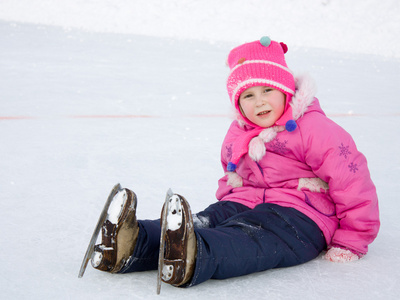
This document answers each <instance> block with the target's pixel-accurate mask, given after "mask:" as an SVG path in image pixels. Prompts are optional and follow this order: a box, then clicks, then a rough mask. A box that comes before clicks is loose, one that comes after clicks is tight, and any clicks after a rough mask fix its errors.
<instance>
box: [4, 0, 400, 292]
mask: <svg viewBox="0 0 400 300" xmlns="http://www.w3.org/2000/svg"><path fill="white" fill-rule="evenodd" d="M28 2H29V1H28ZM28 2H26V1H15V3H20V5H23V4H26V5H27V7H25V9H26V10H23V9H22V8H21V9H19V8H18V7H17V8H15V7H14V10H13V9H10V7H6V5H11V4H9V3H11V2H10V1H6V0H4V2H2V4H0V8H1V5H5V6H4V7H6V8H8V9H9V10H8V12H10V13H9V14H8V16H9V17H6V15H7V14H6V13H4V10H1V9H0V37H1V38H0V137H1V142H0V170H1V172H0V192H1V202H0V220H1V223H0V226H1V235H2V242H3V245H2V250H1V256H0V263H1V266H2V271H1V273H0V290H1V291H2V295H3V298H7V299H55V298H57V299H109V298H111V297H118V298H120V299H125V298H126V299H151V298H160V299H171V298H174V299H188V298H189V299H209V298H215V299H225V298H230V299H243V298H250V297H251V298H253V299H320V298H322V297H326V296H330V297H332V298H334V299H395V298H396V296H398V294H399V292H400V287H399V284H400V283H399V281H400V271H399V269H400V263H399V260H398V250H399V248H400V222H399V216H398V215H399V211H400V202H399V201H398V195H399V194H400V186H399V184H398V180H397V179H396V177H397V174H398V173H397V172H399V171H400V155H399V151H398V149H399V148H400V140H399V134H398V128H399V126H400V101H399V96H400V92H399V89H398V84H399V82H400V75H399V72H400V61H399V59H398V57H399V55H400V54H399V51H398V50H399V47H398V46H399V45H398V41H397V40H396V41H395V40H393V43H392V47H391V48H390V50H388V51H387V52H386V53H385V55H383V56H381V55H379V56H378V55H374V54H371V53H370V52H364V53H363V52H362V51H358V52H356V53H354V52H352V51H350V50H349V51H345V52H343V51H342V52H339V51H338V50H339V49H336V48H335V47H331V46H329V44H328V46H327V49H321V48H307V47H304V46H303V47H302V46H301V45H297V46H296V47H293V48H292V49H291V48H290V44H289V52H288V56H287V60H288V64H289V66H290V67H291V68H292V69H294V70H298V71H309V72H310V74H311V75H312V76H313V77H314V78H315V80H316V81H317V84H318V86H319V92H318V97H319V99H320V101H321V104H322V106H323V108H324V109H325V111H326V113H327V114H328V115H329V116H331V118H332V119H333V120H335V121H336V122H337V123H339V124H340V125H342V126H343V127H344V128H345V129H346V130H348V131H349V132H350V133H351V134H352V135H353V137H354V139H355V140H356V142H357V144H358V147H359V149H360V150H361V151H362V152H363V153H364V154H365V155H366V156H367V158H368V162H369V166H370V171H371V174H372V178H373V180H374V182H375V184H376V186H377V189H378V194H379V199H380V209H381V220H382V226H381V231H380V233H379V235H378V238H377V239H376V241H375V242H374V243H373V244H372V245H371V246H370V251H369V254H368V255H367V256H366V257H365V258H363V259H362V260H360V261H358V262H354V263H349V264H334V263H330V262H327V261H324V260H322V258H318V259H316V260H314V261H312V262H310V263H307V264H304V265H301V266H297V267H293V268H288V269H278V270H272V271H267V272H262V273H257V274H253V275H249V276H245V277H240V278H233V279H228V280H223V281H217V280H210V281H208V282H206V283H204V284H201V285H199V286H196V287H193V288H190V289H178V288H173V287H170V286H167V285H163V287H162V292H161V295H160V296H156V292H155V291H156V289H155V285H156V272H154V271H153V272H144V273H136V274H129V275H110V274H106V273H103V272H99V271H96V270H94V269H92V268H91V267H90V266H89V267H88V269H87V271H86V274H85V276H84V277H83V278H82V279H78V277H77V275H78V271H79V267H80V264H81V261H82V257H83V254H84V252H85V250H86V246H87V243H88V241H89V238H90V236H91V233H92V231H93V229H94V225H95V223H96V221H97V218H98V215H99V213H100V211H101V209H102V206H103V203H104V201H105V199H106V197H107V195H108V193H109V191H110V189H111V188H112V187H113V185H114V184H115V183H117V182H120V183H121V184H122V185H123V186H126V187H129V188H131V189H133V190H134V191H135V192H136V193H137V195H138V198H139V203H138V217H139V218H141V219H144V218H151V219H153V218H157V217H158V216H159V213H160V208H161V205H162V202H163V198H164V195H165V192H166V190H167V188H169V187H171V188H172V189H173V190H174V191H175V192H179V193H181V194H183V195H185V196H186V197H187V198H188V199H189V201H190V203H191V206H192V209H193V211H199V210H201V209H203V208H205V207H206V206H207V205H208V204H210V203H213V202H214V201H215V196H214V193H215V190H216V188H217V180H218V179H219V178H220V177H221V176H222V175H223V174H222V169H221V167H220V162H219V152H220V144H221V143H222V139H223V137H224V135H225V133H226V130H227V128H228V126H229V124H230V122H231V119H230V117H229V115H230V106H229V103H228V102H229V101H228V97H227V94H226V91H225V79H226V74H227V68H226V66H225V59H226V55H227V53H228V51H229V50H230V49H231V47H232V46H234V45H236V44H237V43H233V41H227V40H225V39H224V38H222V37H221V38H218V37H217V36H216V37H213V41H212V42H210V41H205V40H204V39H198V40H196V39H190V38H189V37H188V36H186V35H185V34H184V33H182V34H181V35H180V36H179V38H176V37H168V36H167V35H166V34H164V36H159V37H156V36H155V35H152V34H150V33H147V32H144V34H140V32H133V31H132V30H131V31H129V32H124V31H123V30H119V32H122V33H118V30H103V31H109V32H108V33H104V32H103V33H102V32H99V31H102V30H90V29H91V28H88V27H90V26H92V25H93V24H95V23H90V26H88V27H83V26H81V27H82V28H80V29H74V26H72V25H69V28H68V29H66V27H65V26H64V25H68V24H66V22H67V21H65V22H64V23H62V22H61V23H62V24H55V21H54V22H47V23H46V22H44V21H43V22H39V21H37V20H32V19H28V17H27V15H28V14H24V12H27V11H28V10H29V8H31V9H32V11H33V12H35V13H36V15H40V14H39V13H37V11H35V9H38V8H37V7H38V6H33V5H32V6H29V5H28V4H27V3H28ZM32 2H37V1H32ZM42 2H43V3H44V4H47V3H46V2H48V1H42ZM77 2H79V1H77V0H75V1H71V3H77ZM87 2H90V3H91V1H87ZM100 2H104V3H109V2H108V1H107V0H103V1H100ZM120 2H121V1H120ZM122 2H123V1H122ZM176 2H179V1H176ZM256 2H257V1H251V3H252V4H253V5H254V3H256ZM308 2H309V1H308ZM320 2H321V3H327V4H329V3H330V1H320ZM339 2H340V1H339ZM364 2H368V3H369V4H376V3H377V1H364ZM388 2H390V1H388ZM60 3H61V4H62V5H66V3H68V1H60ZM284 3H287V1H286V2H284ZM333 3H336V2H334V1H332V4H333ZM256 4H257V3H256ZM62 5H61V6H62ZM71 5H72V4H71ZM4 7H3V8H4ZM43 7H44V6H43ZM43 7H41V8H43ZM85 7H86V6H83V11H84V12H85V9H87V7H86V8H85ZM396 7H397V8H398V5H397V6H396ZM18 9H19V10H18ZM43 11H44V12H46V10H43ZM171 11H172V10H171ZM394 11H395V9H394ZM15 12H19V14H17V13H15ZM44 12H43V14H44ZM334 12H337V10H334ZM12 13H14V15H13V14H12ZM120 13H121V12H120ZM203 13H204V12H203ZM391 13H392V12H391V11H389V9H388V12H387V14H388V16H391ZM43 14H42V16H43ZM33 15H35V14H33ZM142 18H144V17H142ZM66 19H67V18H66ZM66 19H65V20H66ZM388 19H389V18H388ZM46 20H47V19H46ZM62 20H64V19H62ZM79 20H82V19H79ZM196 20H197V19H196ZM17 21H18V22H17ZM21 21H26V22H28V23H21ZM105 21H106V24H110V22H109V20H107V19H106V20H105ZM107 21H108V23H107ZM373 21H376V20H373ZM390 22H391V24H392V27H391V28H392V31H391V32H389V33H388V32H386V33H385V34H387V35H388V36H390V34H391V37H393V38H394V37H395V36H396V35H397V33H399V31H398V29H399V21H396V20H393V19H392V20H391V21H390ZM393 22H394V23H393ZM34 23H36V24H34ZM40 23H46V24H50V25H60V26H49V25H41V24H40ZM75 24H77V22H75ZM393 24H394V25H395V26H394V27H393ZM103 25H104V24H103ZM99 26H100V25H99ZM104 26H105V25H104ZM209 26H211V25H209ZM396 26H397V27H396ZM76 27H79V26H76ZM111 27H112V26H109V27H108V28H111ZM356 27H357V26H356ZM96 28H97V27H96ZM357 28H358V27H357ZM393 28H394V29H393ZM92 29H93V28H92ZM305 29H306V28H305ZM345 29H346V28H345V27H344V26H343V27H342V30H343V31H345ZM322 31H323V30H322V29H321V31H320V32H319V33H320V34H321V36H322ZM273 37H275V36H273ZM364 37H365V36H364ZM256 38H257V36H254V37H252V39H256ZM327 39H328V38H327ZM360 39H361V38H360ZM397 39H398V38H397ZM249 40H251V39H249ZM239 42H241V41H239ZM327 43H328V42H327ZM388 45H390V44H388ZM319 46H321V47H322V45H317V46H316V47H319ZM378 46H379V45H375V46H374V47H373V51H374V53H375V54H379V53H381V50H382V49H381V48H379V47H378Z"/></svg>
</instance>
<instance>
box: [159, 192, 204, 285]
mask: <svg viewBox="0 0 400 300" xmlns="http://www.w3.org/2000/svg"><path fill="white" fill-rule="evenodd" d="M165 210H166V211H165ZM161 222H162V227H163V228H162V234H163V233H164V232H165V234H164V236H162V241H164V242H163V244H162V245H161V248H163V249H162V250H160V251H163V252H162V253H163V257H162V258H161V259H160V264H159V276H161V280H162V281H163V282H165V283H168V284H172V285H174V286H181V285H183V284H185V283H187V282H188V281H189V280H190V279H191V277H192V275H193V272H194V266H195V259H196V248H197V247H196V237H195V233H194V228H193V219H192V213H191V210H190V206H189V203H188V202H187V201H186V199H185V198H184V197H182V196H180V195H177V194H174V195H172V196H171V197H169V198H168V199H167V201H166V202H165V204H164V207H163V212H162V218H161Z"/></svg>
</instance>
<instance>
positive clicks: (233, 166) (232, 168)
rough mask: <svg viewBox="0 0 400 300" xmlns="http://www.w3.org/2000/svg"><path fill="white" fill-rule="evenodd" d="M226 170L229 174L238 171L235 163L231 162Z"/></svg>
mask: <svg viewBox="0 0 400 300" xmlns="http://www.w3.org/2000/svg"><path fill="white" fill-rule="evenodd" d="M226 169H227V170H228V172H234V171H235V170H236V165H235V164H234V163H233V162H229V163H228V166H227V168H226Z"/></svg>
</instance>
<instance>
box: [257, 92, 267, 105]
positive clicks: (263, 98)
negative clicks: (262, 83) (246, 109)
mask: <svg viewBox="0 0 400 300" xmlns="http://www.w3.org/2000/svg"><path fill="white" fill-rule="evenodd" d="M266 102H267V98H266V96H265V95H263V94H261V95H258V96H257V100H256V103H257V105H258V106H262V105H264V104H265V103H266Z"/></svg>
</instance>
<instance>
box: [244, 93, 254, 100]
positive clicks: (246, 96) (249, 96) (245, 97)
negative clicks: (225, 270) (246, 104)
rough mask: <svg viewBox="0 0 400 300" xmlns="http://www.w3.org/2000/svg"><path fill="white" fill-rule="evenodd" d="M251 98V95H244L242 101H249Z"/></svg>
mask: <svg viewBox="0 0 400 300" xmlns="http://www.w3.org/2000/svg"><path fill="white" fill-rule="evenodd" d="M251 97H253V94H246V95H244V96H243V99H249V98H251Z"/></svg>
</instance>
